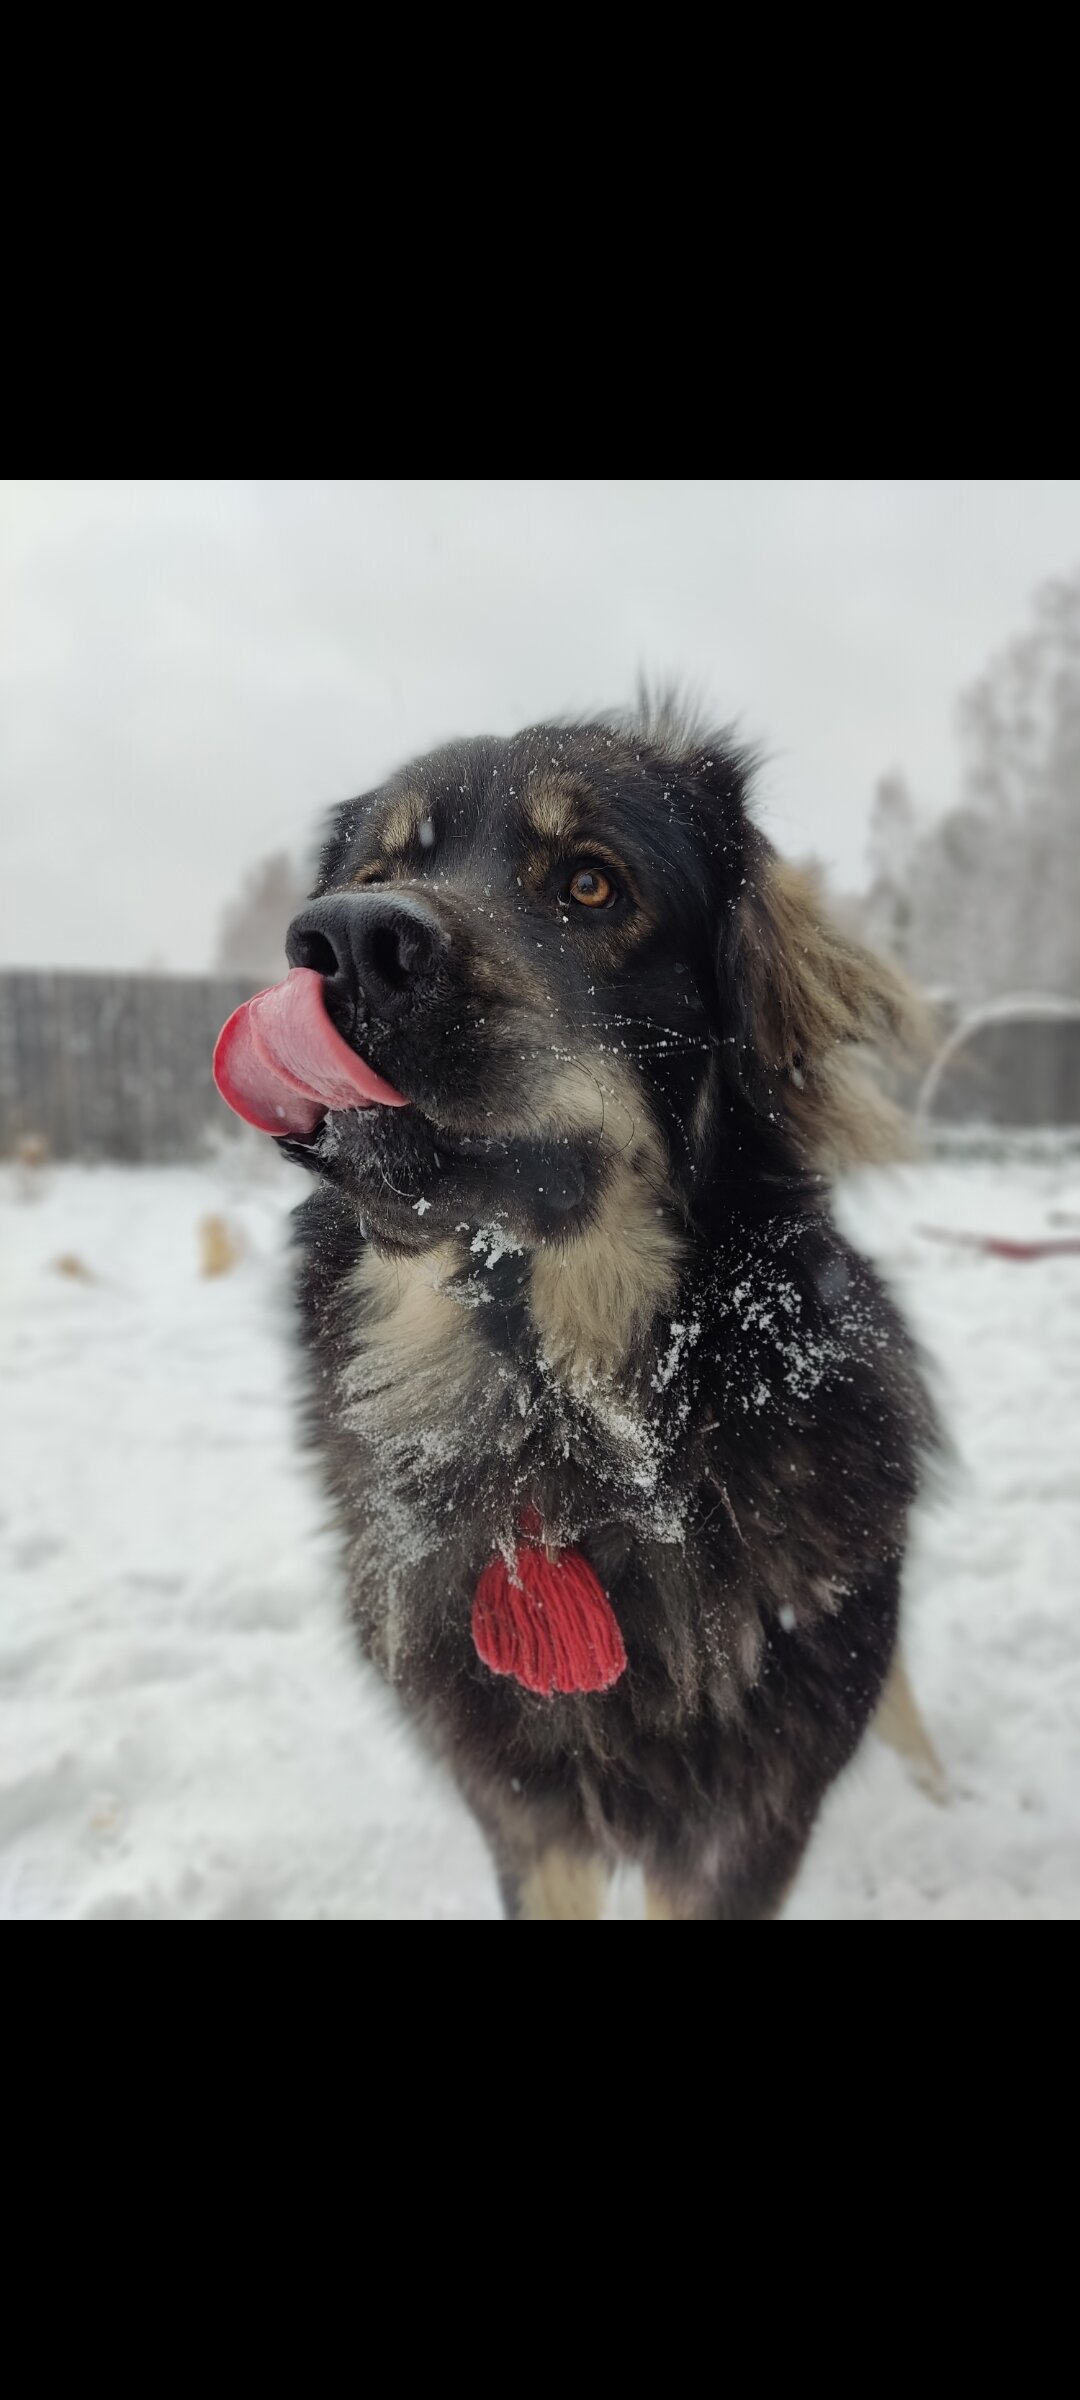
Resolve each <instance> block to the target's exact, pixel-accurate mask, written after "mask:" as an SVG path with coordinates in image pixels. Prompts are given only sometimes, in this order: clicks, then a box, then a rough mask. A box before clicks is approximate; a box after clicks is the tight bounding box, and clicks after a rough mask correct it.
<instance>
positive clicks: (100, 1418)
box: [0, 1142, 1080, 1918]
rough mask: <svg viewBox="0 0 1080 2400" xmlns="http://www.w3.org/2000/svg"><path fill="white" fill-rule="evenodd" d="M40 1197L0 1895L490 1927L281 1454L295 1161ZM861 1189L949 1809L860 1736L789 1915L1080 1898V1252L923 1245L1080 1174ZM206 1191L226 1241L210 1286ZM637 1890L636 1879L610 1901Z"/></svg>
mask: <svg viewBox="0 0 1080 2400" xmlns="http://www.w3.org/2000/svg"><path fill="white" fill-rule="evenodd" d="M30 1182H31V1187H32V1188H31V1190H30V1192H29V1193H27V1192H26V1191H25V1190H23V1189H20V1186H19V1182H18V1177H17V1173H16V1172H15V1171H14V1170H4V1172H3V1175H2V1176H0V1303H2V1309H3V1320H4V1326H5V1331H4V1334H3V1336H2V1350H0V1405H2V1412H3V1424H2V1428H0V1444H2V1446H0V1458H2V1466H3V1475H2V1493H0V1593H2V1598H0V1912H2V1913H3V1914H5V1915H8V1916H24V1917H26V1916H28V1917H86V1916H90V1917H353V1916H356V1917H391V1918H393V1917H412V1918H428V1917H473V1918H490V1917H494V1916H495V1915H496V1914H497V1913H498V1912H497V1907H496V1900H495V1893H494V1888H493V1884H492V1880H491V1876H490V1874H489V1871H488V1867H487V1863H486V1858H485V1853H484V1850H483V1846H482V1844H481V1841H480V1839H479V1836H478V1835H477V1833H476V1832H475V1831H474V1829H473V1826H472V1824H471V1822H470V1820H469V1819H468V1817H467V1816H466V1814H465V1812H464V1810H463V1808H462V1807H461V1805H460V1803H459V1802H458V1800H457V1799H456V1797H455V1795H454V1793H453V1792H452V1791H451V1790H449V1789H448V1788H446V1787H445V1786H444V1785H443V1784H442V1783H441V1782H440V1781H439V1780H438V1778H437V1777H436V1776H435V1775H434V1773H433V1772H432V1771H431V1770H430V1769H429V1768H428V1767H427V1766H426V1765H425V1764H422V1763H421V1762H420V1761H419V1760H418V1759H417V1758H415V1757H414V1755H413V1753H412V1750H411V1748H410V1743H409V1738H408V1735H407V1733H406V1732H405V1731H404V1729H403V1728H402V1727H401V1726H399V1724H398V1723H397V1721H396V1719H395V1715H394V1711H393V1707H392V1704H391V1703H390V1702H389V1700H388V1699H387V1697H386V1696H385V1695H384V1693H383V1692H382V1690H381V1688H380V1687H379V1686H378V1685H377V1684H376V1683H375V1681H374V1680H373V1679H372V1678H371V1677H370V1676H369V1675H368V1674H367V1672H366V1670H365V1669H364V1668H363V1667H362V1665H361V1664H360V1663H359V1661H358V1660H357V1659H356V1657H355V1655H354V1652H353V1649H352V1646H351V1643H350V1641H349V1638H348V1636H347V1633H346V1632H345V1630H344V1628H343V1626H342V1623H341V1620H340V1612H339V1604H338V1598H337V1593H336V1589H335V1576H334V1566H333V1557H332V1551H331V1548H330V1546H329V1544H328V1542H327V1540H326V1537H325V1535H324V1534H323V1532H322V1531H321V1510H320V1504H319V1501H318V1498H317V1496H316V1493H315V1490H314V1487H313V1485H312V1483H311V1482H310V1481H309V1479H308V1471H307V1469H306V1468H305V1467H303V1466H302V1464H301V1463H300V1462H299V1461H298V1459H297V1457H296V1456H295V1455H294V1450H293V1443H292V1429H291V1423H290V1378H291V1366H290V1360H289V1351H288V1345H287V1340H286V1314H287V1312H286V1303H285V1297H284V1273H283V1265H282V1260H283V1246H284V1219H285V1215H286V1212H287V1210H288V1208H289V1207H290V1206H291V1204H292V1202H293V1201H294V1200H295V1199H296V1198H297V1196H298V1192H299V1188H300V1185H299V1178H298V1177H296V1176H295V1175H294V1174H292V1173H290V1172H288V1171H287V1170H285V1169H279V1168H278V1164H277V1161H276V1160H275V1159H274V1158H273V1156H272V1155H271V1157H270V1158H269V1159H267V1158H266V1157H265V1156H264V1155H263V1153H262V1151H261V1150H260V1149H259V1148H258V1145H257V1144H255V1143H254V1142H253V1143H252V1145H251V1146H250V1147H249V1146H247V1145H239V1146H237V1148H236V1149H235V1150H234V1151H232V1152H231V1153H230V1154H229V1155H227V1156H223V1158H222V1160H221V1162H220V1163H219V1164H217V1165H215V1166H213V1167H207V1168H191V1169H170V1170H153V1169H149V1170H147V1169H144V1170H125V1169H120V1168H102V1169H98V1170H93V1169H79V1168H62V1169H55V1170H52V1171H50V1172H48V1173H47V1174H46V1176H45V1177H44V1179H43V1180H42V1183H41V1188H40V1189H39V1188H37V1186H36V1185H35V1184H34V1179H33V1178H31V1179H30ZM843 1205H844V1212H845V1216H846V1220H847V1223H848V1226H849V1230H850V1231H851V1232H852V1233H853V1234H854V1236H855V1237H856V1239H859V1240H861V1241H862V1242H863V1243H864V1245H865V1246H866V1247H867V1248H868V1249H870V1250H872V1251H873V1252H874V1253H875V1255H876V1256H877V1257H878V1258H879V1259H880V1260H881V1262H882V1263H883V1265H884V1267H885V1269H886V1272H887V1273H888V1275H889V1276H890V1278H891V1279H892V1282H893V1284H894V1285H895V1287H896V1288H897V1290H898V1291H899V1293H900V1295H901V1297H902V1299H903V1300H904V1301H905V1303H906V1304H907V1306H908V1308H909V1310H910V1311H911V1313H912V1315H913V1317H914V1319H915V1322H916V1325H917V1327H918V1329H919V1332H920V1333H921V1336H922V1338H923V1341H924V1343H925V1345H926V1348H927V1350H928V1351H929V1353H930V1354H931V1357H932V1358H933V1359H934V1360H935V1361H936V1366H937V1379H938V1386H939V1391H940V1394H941V1397H942V1401H943V1405H944V1408H945V1410H946V1413H947V1415H948V1417H949V1419H950V1421H951V1424H952V1427H953V1431H954V1435H955V1439H956V1443H957V1446H958V1452H959V1457H958V1461H957V1464H956V1466H955V1468H954V1470H953V1472H952V1475H951V1479H950V1482H949V1484H948V1487H947V1489H946V1491H945V1493H944V1495H943V1497H941V1498H940V1499H939V1500H937V1501H936V1503H935V1504H934V1506H933V1507H932V1508H930V1509H928V1510H927V1511H926V1513H925V1514H924V1516H923V1518H922V1521H921V1523H920V1526H919V1530H918V1535H917V1540H916V1545H915V1551H914V1555H913V1559H912V1565H911V1572H910V1577H909V1608H908V1614H909V1625H908V1636H907V1646H908V1655H909V1661H910V1666H911V1670H912V1676H913V1680H914V1683H915V1685H916V1688H917V1690H918V1693H919V1697H920V1701H921V1704H922V1707H923V1711H924V1714H925V1716H926V1717H927V1719H928V1721H929V1723H930V1726H931V1728H932V1731H933V1734H934V1738H935V1740H936V1742H937V1745H938V1748H939V1750H940V1752H941V1755H942V1758H943V1760H944V1763H945V1769H946V1773H947V1777H948V1786H949V1790H948V1799H947V1803H946V1805H945V1806H943V1807H939V1806H936V1805H935V1804H934V1803H933V1802H932V1801H931V1800H930V1799H928V1798H927V1797H926V1796H925V1795H924V1794H923V1792H922V1791H920V1790H919V1788H918V1787H917V1786H916V1785H915V1784H914V1783H913V1782H912V1781H911V1779H910V1777H909V1775H908V1773H907V1771H906V1770H905V1768H904V1767H903V1766H902V1765H901V1764H900V1762H899V1761H898V1760H897V1759H896V1758H895V1757H894V1756H893V1754H892V1753H891V1752H888V1751H886V1750H885V1749H884V1748H883V1747H882V1746H881V1744H880V1743H879V1742H878V1741H877V1740H876V1739H871V1740H869V1741H868V1742H867V1743H866V1745H865V1746H864V1749H863V1752H862V1753H861V1755H860V1757H859V1759H858V1760H857V1761H856V1763H855V1765H854V1767H853V1768H852V1769H851V1770H850V1771H849V1773H848V1775H847V1776H846V1777H845V1778H844V1780H843V1782H842V1784H841V1785H840V1786H839V1787H838V1788H837V1790H836V1792H835V1793H834V1795H833V1798H832V1800H831V1801H830V1803H829V1806H828V1808H827V1810H826V1813H825V1816H824V1819H823V1821H822V1824H821V1827H820V1829H819V1832H818V1834H817V1837H816V1839H815V1842H814V1844H813V1847H812V1851H811V1855H810V1860H809V1863H808V1866H807V1868H806V1870H805V1873H804V1875H803V1877H802V1880H801V1882H800V1885H799V1887H798V1890H797V1893H796V1896H795V1898H794V1900H793V1902H792V1903H791V1905H790V1907H789V1909H788V1915H789V1917H793V1918H818V1917H826V1918H851V1917H856V1918H867V1917H874V1918H908V1917H919V1918H926V1917H932V1918H953V1917H966V1918H980V1917H982V1918H992V1917H1010V1918H1011V1917H1075V1916H1078V1915H1080V1838H1078V1837H1080V1607H1078V1597H1080V1594H1078V1584H1080V1575H1078V1559H1080V1256H1073V1257H1061V1258H1058V1259H1054V1260H1050V1261H1046V1262H1041V1263H1036V1264H1018V1263H1013V1262H1009V1261H1005V1260H1000V1259H994V1258H990V1257H986V1256H983V1255H982V1254H980V1253H976V1252H974V1251H967V1250H964V1249H953V1248H951V1247H949V1246H948V1245H946V1244H945V1243H939V1242H935V1241H932V1240H930V1239H928V1238H927V1237H926V1236H925V1235H924V1234H923V1232H922V1231H921V1230H920V1228H922V1227H925V1226H939V1227H950V1226H952V1227H966V1228H969V1229H971V1230H975V1231H982V1232H994V1233H1005V1234H1021V1235H1024V1234H1028V1233H1054V1232H1058V1233H1064V1232H1069V1231H1071V1232H1073V1233H1074V1234H1075V1233H1076V1232H1077V1231H1080V1162H1078V1161H1077V1160H1076V1159H1075V1158H1074V1159H1072V1160H1068V1159H1064V1158H1063V1159H1061V1160H1060V1161H1059V1162H1058V1163H1057V1164H1053V1163H1045V1162H1044V1163H1042V1164H1038V1165H1035V1164H1010V1165H1009V1166H1007V1167H1006V1166H1001V1165H992V1164H989V1163H986V1162H983V1163H971V1164H965V1165H957V1164H949V1165H943V1164H933V1165H926V1166H921V1167H919V1168H910V1169H906V1170H904V1171H902V1172H898V1173H895V1174H890V1175H887V1176H885V1175H881V1174H876V1175H874V1176H867V1177H865V1178H863V1179H861V1180H860V1181H859V1182H858V1183H857V1184H852V1185H851V1186H849V1187H848V1189H847V1191H846V1193H845V1195H844V1203H843ZM210 1212H220V1213H222V1214H223V1215H225V1216H226V1217H227V1218H228V1219H229V1221H230V1224H231V1225H232V1226H233V1227H234V1228H235V1229H236V1230H237V1231H238V1232H239V1233H240V1235H241V1236H242V1238H243V1242H244V1255H243V1257H242V1258H241V1260H240V1263H239V1264H238V1265H237V1266H236V1268H235V1269H234V1271H233V1272H231V1273H229V1274H226V1275H224V1276H222V1277H220V1278H217V1279H213V1280H205V1279H203V1278H202V1277H201V1276H200V1274H199V1271H198V1243H197V1226H198V1223H199V1221H200V1219H202V1218H204V1217H205V1216H206V1215H207V1214H208V1213H210ZM61 1261H62V1262H65V1264H63V1265H61V1264H58V1262H61ZM637 1908H638V1895H637V1893H636V1891H635V1889H634V1886H633V1883H632V1881H631V1880H629V1879H628V1880H627V1882H626V1884H625V1886H624V1887H623V1888H622V1889H621V1890H620V1891H619V1893H618V1894H617V1898H616V1910H617V1913H619V1914H621V1915H623V1916H624V1917H626V1916H633V1915H634V1914H635V1913H637Z"/></svg>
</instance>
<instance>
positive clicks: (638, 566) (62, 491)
mask: <svg viewBox="0 0 1080 2400" xmlns="http://www.w3.org/2000/svg"><path fill="white" fill-rule="evenodd" d="M0 506H2V524H0V609H2V620H0V711H2V716H0V775H2V782H0V806H2V809H3V833H4V840H3V875H2V877H0V962H3V963H6V964H13V963H17V964H23V965H32V964H43V965H44V964H47V965H53V966H116V965H121V966H140V965H144V964H147V963H149V962H150V961H153V962H155V963H156V964H158V965H167V966H169V967H175V968H198V967H203V966H205V965H206V964H207V963H208V961H209V959H210V956H211V953H212V950H213V945H214V938H215V933H216V928H217V921H218V917H219V915H220V912H221V909H222V906H223V904H224V903H225V901H227V900H228V899H229V898H230V896H231V895H232V894H233V893H234V891H235V890H236V888H237V886H238V884H239V883H240V880H241V878H242V876H243V874H244V871H245V869H246V868H247V867H248V866H249V865H250V864H251V863H252V862H253V861H254V860H256V859H257V858H259V857H260V856H262V855H263V854H264V853H265V852H267V851H269V850H273V849H279V848H283V847H284V848H289V849H292V850H294V851H297V852H299V851H300V850H301V849H302V848H303V847H304V846H305V844H306V843H307V842H308V841H309V839H310V837H311V835H312V832H313V829H314V827H315V824H316V822H317V819H318V815H319V812H320V810H321V808H322V807H323V806H324V804H325V803H326V802H327V801H329V800H331V799H334V798H341V797H343V796H344V795H345V794H348V793H352V792H356V791H360V790H362V789H364V788H365V787H367V786H370V785H371V784H373V783H375V782H377V781H378V780H379V779H380V778H381V777H382V776H383V775H384V774H385V773H386V772H387V771H388V770H389V769H390V768H392V767H394V766H397V765H399V764H400V763H401V762H402V761H403V760H404V759H405V758H407V757H408V756H409V755H410V754H411V753H413V752H416V751H418V750H424V749H427V748H429V747H430V746H431V745H432V744H433V743H435V742H438V741H441V740H443V739H445V738H446V737H447V736H448V735H451V734H469V733H480V732H495V733H511V732H513V731H514V730H515V729H516V728H517V727H518V726H519V725H522V724H526V723H529V722H530V721H532V720H535V719H536V718H538V717H544V716H553V715H563V714H566V713H567V712H573V711H579V712H581V713H584V714H591V713H593V712H594V711H596V710H598V709H602V708H604V707H609V706H612V705H614V704H617V703H619V702H622V701H624V700H625V699H626V698H628V697H629V695H630V694H631V692H632V689H633V686H634V683H635V679H636V677H637V674H638V672H639V670H640V669H643V668H644V669H646V670H648V671H649V672H650V673H651V674H654V675H661V676H664V675H671V674H676V675H679V676H681V677H683V678H685V679H687V680H688V681H689V682H690V683H692V684H693V685H695V686H696V687H697V688H698V689H699V690H700V692H701V693H702V695H703V696H704V697H705V698H706V699H707V701H708V703H709V706H710V708H711V709H712V710H713V711H714V712H715V715H716V717H717V718H718V719H721V720H723V719H726V718H729V717H738V718H739V719H740V720H741V723H742V726H743V729H744V731H745V732H746V734H747V735H749V736H752V737H754V738H755V739H757V740H759V741H761V742H762V743H763V744H764V745H765V747H766V748H767V750H768V752H769V754H770V756H769V764H768V766H767V768H766V770H765V773H764V776H763V779H762V785H761V796H762V815H763V819H764V822H765V823H766V825H767V827H768V829H769V831H770V832H771V833H772V835H773V838H774V839H775V840H776V841H778V842H779V843H780V845H781V846H782V847H784V848H787V849H789V850H792V851H795V852H797V853H805V852H807V851H814V852H816V853H817V854H818V855H819V856H820V857H822V858H824V859H825V860H826V861H827V862H828V864H829V865H830V867H832V868H833V869H835V871H836V873H837V875H838V877H839V879H840V880H841V881H842V882H844V883H846V884H857V883H859V882H860V881H861V880H862V877H863V872H864V864H865V838H866V823H867V810H868V806H869V801H870V797H871V793H872V790H873V786H874V782H875V779H876V778H877V776H878V775H879V774H880V773H881V772H882V771H883V770H884V769H887V768H890V767H894V766H898V765H900V766H903V767H904V768H905V769H906V771H907V773H908V775H909V777H910V780H911V783H912V786H913V789H914V792H915V795H916V798H917V799H918V800H920V801H921V802H922V803H923V805H924V806H925V807H926V808H927V810H930V809H933V808H938V807H941V806H943V805H945V804H946V803H947V802H948V801H949V800H950V799H951V798H952V796H953V794H954V791H955V785H956V776H957V751H956V743H955V701H956V696H957V693H958V692H959V690H960V689H961V688H962V687H963V686H964V685H965V684H966V683H967V682H969V681H970V680H971V678H972V677H973V676H974V675H975V674H977V673H978V671H979V670H980V668H981V667H982V666H983V665H984V663H985V661H986V659H987V657H988V655H989V654H990V653H991V652H992V651H994V650H995V649H997V648H999V647H1000V646H1001V644H1002V643H1003V642H1005V641H1007V640H1008V638H1009V637H1010V635H1011V634H1013V633H1014V632H1016V631H1019V630H1020V629H1021V628H1022V626H1023V624H1024V622H1025V619H1026V616H1027V612H1028V605H1029V600H1030V596H1031V593H1032V591H1033V590H1034V588H1035V586H1036V585H1037V584H1038V583H1040V582H1041V581H1042V580H1043V578H1044V577H1046V576H1049V575H1053V574H1058V573H1064V572H1066V571H1068V570H1069V569H1070V568H1072V567H1074V566H1076V565H1077V564H1078V563H1080V482H1071V483H937V484H920V483H846V484H835V483H696V484H695V483H574V484H567V483H511V484H505V483H484V484H474V483H383V484H370V483H277V484H263V483H211V484H208V483H124V484H115V483H95V484H88V483H47V484H43V483H37V484H32V483H21V484H12V483H8V484H5V485H3V486H0Z"/></svg>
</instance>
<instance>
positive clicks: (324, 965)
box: [285, 892, 449, 1033]
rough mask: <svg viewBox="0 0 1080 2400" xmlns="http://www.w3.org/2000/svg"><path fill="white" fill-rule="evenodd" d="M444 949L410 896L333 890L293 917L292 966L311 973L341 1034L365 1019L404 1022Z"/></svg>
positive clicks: (288, 946) (288, 947)
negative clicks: (318, 977)
mask: <svg viewBox="0 0 1080 2400" xmlns="http://www.w3.org/2000/svg"><path fill="white" fill-rule="evenodd" d="M448 948H449V943H448V941H447V937H446V935H445V933H444V932H443V929H442V926H441V925H440V924H439V922H438V919H437V918H436V917H434V916H433V915H431V914H430V912H429V911H428V909H426V908H425V906H424V904H423V901H421V900H414V899H413V897H412V895H411V893H408V892H333V893H331V894H330V896H329V898H328V899H326V900H313V901H312V902H311V905H310V907H308V908H302V909H301V911H300V914H299V916H298V917H294V918H293V921H292V924H291V925H290V927H289V930H288V933H287V934H286V936H285V955H286V958H287V959H288V961H289V965H290V966H291V967H314V969H315V972H316V974H317V975H321V976H322V977H323V978H324V980H325V984H326V1003H327V1007H328V1008H329V1011H330V1014H331V1017H333V1018H334V1019H335V1021H336V1022H337V1023H338V1024H339V1026H340V1029H341V1031H342V1032H346V1033H348V1032H351V1031H352V1028H353V1025H354V1024H355V1023H356V1022H358V1021H362V1020H363V1019H364V1018H366V1017H368V1016H377V1017H383V1018H387V1019H392V1018H396V1017H402V1016H405V1015H406V1014H407V1013H408V1011H409V1010H410V1009H411V1008H412V1007H413V1006H414V1005H415V1003H416V1001H417V1000H418V999H420V998H422V997H423V993H424V990H425V987H426V986H429V985H430V984H431V983H432V982H433V980H434V978H435V975H436V973H437V971H438V968H439V966H440V964H441V962H442V960H443V958H444V956H445V953H446V951H447V949H448Z"/></svg>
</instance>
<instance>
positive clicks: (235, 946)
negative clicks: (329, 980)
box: [214, 850, 306, 983]
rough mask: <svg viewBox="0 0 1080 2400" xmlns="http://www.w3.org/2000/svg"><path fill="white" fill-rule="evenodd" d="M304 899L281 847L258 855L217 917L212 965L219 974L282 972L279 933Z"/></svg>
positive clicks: (269, 975)
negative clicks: (218, 917) (217, 927)
mask: <svg viewBox="0 0 1080 2400" xmlns="http://www.w3.org/2000/svg"><path fill="white" fill-rule="evenodd" d="M305 897H306V888H305V882H304V876H303V872H302V870H301V868H300V867H299V866H298V865H297V863H296V861H295V859H292V858H289V857H288V855H287V853H286V852H285V851H284V850H278V851H275V853H274V855H273V857H271V858H264V859H260V861H259V863H258V865H257V866H255V867H253V868H252V869H251V872H250V874H249V875H248V876H247V877H246V878H245V881H244V884H243V887H242V889H241V891H240V893H239V895H238V897H237V898H236V899H235V900H233V901H231V902H230V904H229V906H228V907H227V908H226V909H225V911H224V913H223V915H222V919H221V929H220V932H219V934H218V942H217V952H216V956H215V960H214V964H215V966H216V968H217V970H218V972H219V974H222V975H261V976H264V977H265V979H266V981H267V983H274V982H276V981H277V979H278V977H279V976H281V975H283V974H284V973H285V933H286V928H287V927H288V925H289V923H290V921H291V919H292V918H293V917H294V916H295V915H296V912H297V909H298V908H300V907H302V905H303V902H304V899H305Z"/></svg>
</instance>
